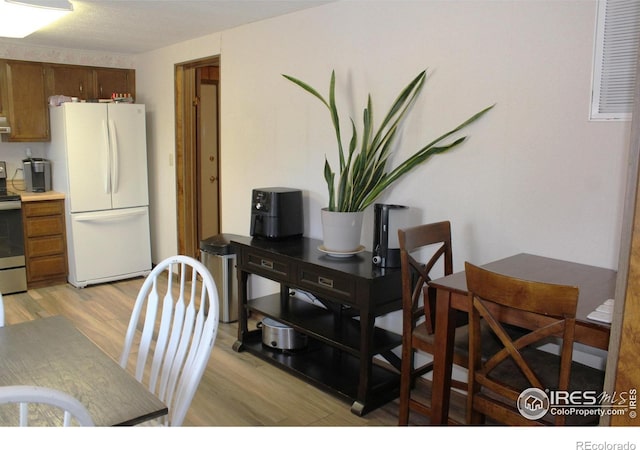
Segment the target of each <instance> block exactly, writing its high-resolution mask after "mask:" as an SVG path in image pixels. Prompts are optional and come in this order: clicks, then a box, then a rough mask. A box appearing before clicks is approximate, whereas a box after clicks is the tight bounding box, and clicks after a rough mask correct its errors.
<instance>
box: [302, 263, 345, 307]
mask: <svg viewBox="0 0 640 450" xmlns="http://www.w3.org/2000/svg"><path fill="white" fill-rule="evenodd" d="M298 284H299V285H300V286H301V287H302V288H303V289H304V288H305V287H306V288H307V289H309V290H312V291H315V292H322V293H324V294H325V295H328V296H329V297H330V298H334V299H335V300H342V301H346V302H348V303H351V304H355V283H354V282H353V280H352V279H349V277H347V276H341V275H339V274H335V273H334V274H330V273H327V272H326V271H318V270H315V269H314V267H311V266H302V267H300V268H299V270H298Z"/></svg>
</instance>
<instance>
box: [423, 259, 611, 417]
mask: <svg viewBox="0 0 640 450" xmlns="http://www.w3.org/2000/svg"><path fill="white" fill-rule="evenodd" d="M482 267H484V268H486V269H488V270H492V271H494V272H498V273H502V274H504V275H508V276H512V277H517V278H522V279H526V280H532V281H540V282H545V283H554V284H565V285H571V286H577V287H578V288H579V290H580V294H579V298H578V306H577V311H576V332H575V341H576V342H580V343H582V344H585V345H588V346H591V347H595V348H599V349H602V350H607V349H608V345H609V335H610V332H611V324H609V323H605V322H598V321H594V320H591V319H588V318H587V315H589V314H590V313H591V312H592V311H593V310H595V309H596V308H597V307H598V306H599V305H601V304H602V303H604V302H605V301H606V300H608V299H612V298H614V294H615V286H616V276H617V272H616V271H615V270H611V269H605V268H601V267H595V266H590V265H585V264H579V263H574V262H569V261H563V260H559V259H553V258H547V257H542V256H537V255H531V254H527V253H521V254H518V255H514V256H510V257H508V258H504V259H501V260H498V261H494V262H491V263H489V264H485V265H483V266H482ZM429 284H430V285H431V286H433V287H435V288H436V329H435V342H436V346H435V347H436V352H435V354H434V355H433V383H432V396H431V421H430V422H431V424H432V425H444V424H447V422H448V416H449V398H450V392H451V372H452V365H453V364H452V363H453V338H454V333H455V320H456V312H457V311H466V312H468V292H467V282H466V276H465V273H464V271H462V272H456V273H454V274H452V275H448V276H446V277H443V278H439V279H437V280H433V281H431V282H430V283H429ZM510 321H511V322H512V323H513V324H514V325H520V326H524V327H526V326H527V318H526V316H521V317H518V316H516V317H513V318H512V320H510Z"/></svg>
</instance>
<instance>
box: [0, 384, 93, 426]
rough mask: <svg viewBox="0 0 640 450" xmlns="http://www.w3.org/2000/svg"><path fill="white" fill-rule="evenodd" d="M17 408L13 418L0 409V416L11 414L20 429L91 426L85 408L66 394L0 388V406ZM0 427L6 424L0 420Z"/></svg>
mask: <svg viewBox="0 0 640 450" xmlns="http://www.w3.org/2000/svg"><path fill="white" fill-rule="evenodd" d="M9 404H13V405H18V410H17V411H16V414H11V413H10V412H9V411H6V410H5V409H3V408H0V416H1V417H6V416H7V415H9V414H11V417H13V416H14V415H15V416H17V417H16V424H17V425H19V426H21V427H26V426H29V425H30V424H32V425H35V426H44V425H49V424H51V422H54V423H56V424H59V425H61V426H65V427H68V426H72V425H74V424H77V425H79V426H89V427H91V426H94V423H93V419H92V418H91V414H89V411H88V410H87V408H86V407H85V406H84V405H83V404H82V403H80V401H79V400H78V399H76V398H75V397H73V396H72V395H69V394H67V393H66V392H62V391H59V390H57V389H51V388H47V387H42V386H1V387H0V405H9ZM3 422H4V423H8V422H6V421H4V420H3Z"/></svg>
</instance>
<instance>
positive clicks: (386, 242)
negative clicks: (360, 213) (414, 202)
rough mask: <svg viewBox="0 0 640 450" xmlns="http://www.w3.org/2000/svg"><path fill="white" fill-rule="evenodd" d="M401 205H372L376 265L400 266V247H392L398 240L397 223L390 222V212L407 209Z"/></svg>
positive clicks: (374, 259) (374, 261)
mask: <svg viewBox="0 0 640 450" xmlns="http://www.w3.org/2000/svg"><path fill="white" fill-rule="evenodd" d="M408 209H409V207H407V206H402V205H385V204H382V203H376V204H375V205H373V212H374V228H373V263H374V264H375V265H376V266H378V267H387V268H392V267H400V248H395V247H392V246H394V245H397V244H394V242H396V243H397V242H398V228H399V226H398V224H397V223H392V221H391V220H390V217H389V216H390V213H391V212H392V211H398V210H408Z"/></svg>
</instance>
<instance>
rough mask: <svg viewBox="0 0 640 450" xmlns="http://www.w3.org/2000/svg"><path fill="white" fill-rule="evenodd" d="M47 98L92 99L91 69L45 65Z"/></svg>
mask: <svg viewBox="0 0 640 450" xmlns="http://www.w3.org/2000/svg"><path fill="white" fill-rule="evenodd" d="M45 70H46V73H47V98H48V97H49V96H51V95H66V96H68V97H78V98H79V99H80V100H87V99H90V98H94V94H93V71H92V70H91V67H82V66H63V65H47V66H46V68H45Z"/></svg>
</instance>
